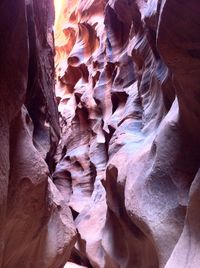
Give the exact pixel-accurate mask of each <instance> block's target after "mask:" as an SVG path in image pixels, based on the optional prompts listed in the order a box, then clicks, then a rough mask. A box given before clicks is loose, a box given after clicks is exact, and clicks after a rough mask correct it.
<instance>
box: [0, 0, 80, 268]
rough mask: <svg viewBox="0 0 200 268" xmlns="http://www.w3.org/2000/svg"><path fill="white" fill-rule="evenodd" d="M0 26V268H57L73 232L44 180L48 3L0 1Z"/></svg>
mask: <svg viewBox="0 0 200 268" xmlns="http://www.w3.org/2000/svg"><path fill="white" fill-rule="evenodd" d="M0 22H1V23H0V36H1V41H0V53H1V65H0V94H1V98H0V126H1V131H0V147H1V150H0V183H1V186H0V267H4V268H14V267H25V268H30V267H32V268H44V267H48V268H49V267H51V268H55V267H60V266H62V265H64V264H65V263H66V261H67V259H68V257H69V255H70V250H71V248H72V247H73V245H74V243H75V237H76V230H75V227H74V224H73V220H72V215H71V211H70V210H69V208H68V206H66V204H65V203H64V199H63V198H62V195H61V194H60V193H59V191H58V189H57V188H56V186H55V185H54V184H53V182H52V179H51V172H52V171H53V170H54V166H55V163H54V159H53V156H54V154H55V150H56V147H57V144H58V141H59V134H60V133H59V132H60V130H59V123H58V112H57V106H56V102H55V96H54V62H53V38H52V27H53V22H54V10H53V2H52V1H48V0H44V1H40V0H38V1H37V0H36V1H35V0H34V1H23V0H11V1H6V0H5V1H4V0H3V1H1V3H0Z"/></svg>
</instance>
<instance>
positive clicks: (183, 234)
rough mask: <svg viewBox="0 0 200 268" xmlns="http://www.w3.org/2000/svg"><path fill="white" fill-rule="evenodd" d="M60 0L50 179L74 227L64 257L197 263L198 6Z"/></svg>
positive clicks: (102, 263) (96, 263) (126, 263)
mask: <svg viewBox="0 0 200 268" xmlns="http://www.w3.org/2000/svg"><path fill="white" fill-rule="evenodd" d="M62 5H63V6H62V8H61V9H60V13H58V14H59V15H58V17H57V18H58V19H57V20H56V24H55V47H56V58H55V63H56V74H57V84H56V95H57V99H58V102H59V106H58V109H59V113H60V122H61V131H62V132H61V142H60V144H59V149H58V152H57V161H58V164H57V166H56V171H55V173H54V175H53V178H54V183H55V184H56V185H57V187H58V189H59V190H60V192H61V193H62V194H63V197H64V198H65V200H66V202H67V203H68V204H69V206H70V207H71V208H72V210H73V214H74V218H75V224H76V227H77V230H78V233H79V237H78V241H77V243H76V245H75V248H74V250H73V252H72V256H71V259H72V261H73V260H74V261H75V262H77V263H79V264H82V265H88V264H87V262H86V259H87V261H89V263H90V265H91V266H89V265H88V267H109V268H110V267H127V268H131V267H145V268H146V267H148V268H149V267H152V268H156V267H167V268H171V267H174V268H177V267H180V268H182V267H195V268H196V267H199V266H200V260H199V257H198V254H197V251H198V248H199V246H198V244H199V241H200V240H199V239H198V235H197V233H198V230H199V229H198V226H199V224H198V223H197V222H198V216H197V215H196V213H197V214H198V209H197V207H198V204H199V203H198V202H199V201H198V199H199V198H198V191H199V190H198V188H199V186H198V184H199V182H198V177H199V176H198V168H199V156H200V155H199V146H198V144H199V130H198V128H199V127H198V122H199V111H200V110H199V108H198V106H199V105H198V103H199V92H198V89H199V77H200V68H199V64H200V60H199V53H200V46H199V45H200V38H199V35H198V29H199V23H200V16H199V14H200V13H199V11H200V5H199V3H198V2H197V1H195V0H194V1H193V0H192V1H188V2H187V3H186V2H185V1H176V0H173V1H172V0H171V1H170V0H165V1H156V0H155V1H154V0H152V1H142V0H141V1H140V0H136V1H134V0H132V1H126V0H110V1H101V0H99V1H89V0H85V1H68V3H66V1H63V2H62ZM195 215H196V216H195ZM190 243H191V244H190ZM182 254H183V255H182Z"/></svg>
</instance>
